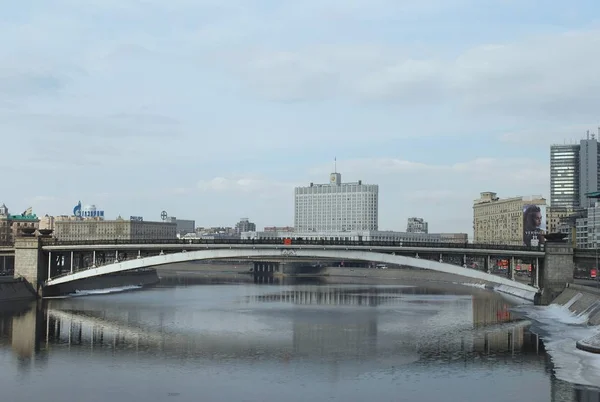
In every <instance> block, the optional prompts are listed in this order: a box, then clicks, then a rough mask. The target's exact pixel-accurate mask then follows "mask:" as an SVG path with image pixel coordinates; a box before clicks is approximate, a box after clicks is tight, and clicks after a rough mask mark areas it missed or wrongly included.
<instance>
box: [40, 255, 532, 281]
mask: <svg viewBox="0 0 600 402" xmlns="http://www.w3.org/2000/svg"><path fill="white" fill-rule="evenodd" d="M233 258H235V259H238V260H242V259H247V260H248V261H251V260H256V259H278V260H281V259H284V260H285V261H289V262H294V261H297V260H306V259H328V260H346V261H349V260H354V261H367V262H376V263H382V264H394V265H404V266H412V267H415V268H421V269H428V270H432V271H438V272H444V273H448V274H453V275H458V276H463V277H466V278H471V279H476V280H480V281H482V282H487V283H492V284H497V285H505V286H509V287H511V288H516V289H520V290H524V291H527V292H535V291H536V289H535V288H534V287H532V286H529V285H526V284H522V283H519V282H516V281H512V280H510V279H508V278H503V277H500V276H496V275H493V274H490V273H487V272H482V271H477V270H474V269H470V268H464V267H461V266H458V265H452V264H448V263H444V262H438V261H433V260H428V259H420V258H415V257H408V256H404V255H394V254H387V253H380V252H372V251H363V250H343V249H325V248H298V249H275V248H256V249H254V248H253V249H248V248H244V249H235V248H229V249H205V250H197V251H188V252H178V253H173V254H164V255H158V256H150V257H143V258H137V259H132V260H128V261H123V262H116V263H111V264H107V265H103V266H101V267H93V268H89V269H85V270H82V271H78V272H74V273H71V274H66V275H62V276H59V277H54V278H50V279H48V280H47V281H46V282H45V286H47V287H48V286H55V285H60V284H64V283H69V282H72V281H77V280H81V279H87V278H93V277H96V276H100V275H106V274H112V273H117V272H125V271H130V270H134V269H140V268H150V267H156V266H160V265H166V264H175V263H180V262H187V261H196V260H218V259H233Z"/></svg>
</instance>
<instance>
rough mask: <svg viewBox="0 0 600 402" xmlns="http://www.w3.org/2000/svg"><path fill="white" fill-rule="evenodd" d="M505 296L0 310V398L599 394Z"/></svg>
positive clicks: (595, 397)
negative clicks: (565, 374) (550, 350)
mask: <svg viewBox="0 0 600 402" xmlns="http://www.w3.org/2000/svg"><path fill="white" fill-rule="evenodd" d="M514 301H515V300H514V299H512V298H509V297H507V296H503V295H500V294H497V293H492V292H489V291H486V290H483V289H477V288H473V287H466V286H457V285H443V286H442V285H440V284H435V285H434V284H432V283H412V284H410V283H409V284H404V285H377V284H360V283H346V284H332V283H327V282H325V281H319V280H311V281H308V280H306V281H299V282H283V283H279V282H276V283H267V284H257V283H253V282H252V281H251V280H248V279H244V278H241V277H235V278H231V279H229V280H224V279H219V278H213V279H206V278H203V277H199V276H198V277H191V278H180V277H178V278H177V279H173V278H171V279H164V280H163V281H162V282H161V284H159V285H158V286H157V287H153V288H147V289H140V290H135V291H127V292H117V293H111V294H95V295H82V296H79V297H70V298H59V299H50V300H45V301H43V302H38V303H34V304H31V305H29V304H28V305H21V306H19V305H13V306H11V307H4V309H3V310H2V311H0V395H1V397H2V400H6V401H11V402H20V401H23V402H25V401H27V402H29V401H34V400H37V401H48V402H52V401H70V400H72V401H84V402H96V401H98V402H106V401H110V402H120V401H128V402H138V401H139V402H142V401H143V402H159V401H176V402H178V401H181V402H184V401H186V402H187V401H190V402H191V401H194V402H197V401H289V402H293V401H365V400H372V401H440V400H445V401H489V402H494V401H528V402H536V401H540V402H542V401H543V402H548V401H552V402H558V401H561V402H562V401H564V402H571V401H586V402H587V401H600V394H599V392H598V390H597V389H594V388H592V387H584V386H577V385H574V384H571V383H569V382H566V381H562V380H559V379H558V378H556V377H555V376H554V374H553V371H554V370H553V363H552V362H551V359H550V357H549V356H548V355H547V354H546V352H545V350H544V345H543V342H542V341H541V340H540V338H539V337H538V336H537V335H536V334H534V333H532V332H530V330H529V329H530V323H529V322H528V321H527V320H526V319H523V318H520V317H519V316H516V315H514V313H513V312H512V310H511V307H512V306H513V304H514Z"/></svg>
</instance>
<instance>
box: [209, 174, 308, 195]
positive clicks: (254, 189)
mask: <svg viewBox="0 0 600 402" xmlns="http://www.w3.org/2000/svg"><path fill="white" fill-rule="evenodd" d="M296 185H297V184H295V183H291V182H290V183H287V182H281V181H273V180H269V179H267V178H260V177H254V176H241V177H233V178H225V177H214V178H212V179H208V180H200V181H199V182H198V189H199V190H200V191H202V192H216V193H230V194H239V195H244V194H252V195H258V196H260V197H263V198H269V197H277V196H279V195H281V194H282V193H283V194H286V193H287V194H288V195H290V196H292V195H293V189H294V187H295V186H296Z"/></svg>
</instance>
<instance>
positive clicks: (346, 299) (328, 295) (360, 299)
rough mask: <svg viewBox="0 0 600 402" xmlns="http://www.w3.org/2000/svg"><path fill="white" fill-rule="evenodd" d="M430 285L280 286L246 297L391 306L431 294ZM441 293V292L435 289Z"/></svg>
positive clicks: (442, 293) (275, 300)
mask: <svg viewBox="0 0 600 402" xmlns="http://www.w3.org/2000/svg"><path fill="white" fill-rule="evenodd" d="M435 293H436V292H434V291H432V290H431V289H426V288H420V287H406V288H381V287H371V288H366V287H357V288H350V287H348V288H339V287H327V286H317V287H314V288H305V289H302V288H300V289H295V290H283V291H280V292H273V293H269V294H266V295H254V296H249V297H248V298H247V300H246V301H247V302H248V303H256V302H280V303H292V304H323V305H337V306H339V305H348V306H393V305H400V304H405V303H407V302H409V300H408V299H407V297H406V296H415V295H427V296H435V295H436V294H435ZM437 293H438V295H440V296H441V295H444V292H442V291H440V292H437Z"/></svg>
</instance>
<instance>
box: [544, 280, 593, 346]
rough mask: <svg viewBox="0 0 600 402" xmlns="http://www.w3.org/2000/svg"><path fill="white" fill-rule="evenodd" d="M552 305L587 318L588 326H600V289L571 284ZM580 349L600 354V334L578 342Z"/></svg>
mask: <svg viewBox="0 0 600 402" xmlns="http://www.w3.org/2000/svg"><path fill="white" fill-rule="evenodd" d="M552 304H555V305H559V306H563V307H566V308H568V309H569V311H571V312H572V313H573V314H576V315H578V316H584V317H586V318H587V323H588V325H600V289H598V288H593V287H590V286H582V285H576V284H569V286H568V287H567V288H566V289H565V290H564V291H563V292H562V293H561V294H560V296H558V297H557V298H556V299H555V300H554V301H553V302H552ZM576 346H577V348H578V349H580V350H583V351H586V352H591V353H600V334H598V335H595V336H593V337H591V338H588V339H582V340H580V341H578V342H576Z"/></svg>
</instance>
